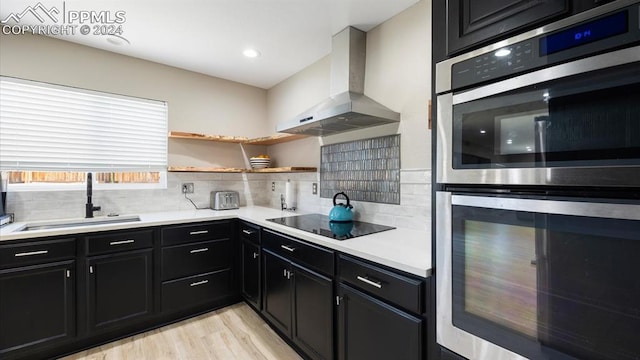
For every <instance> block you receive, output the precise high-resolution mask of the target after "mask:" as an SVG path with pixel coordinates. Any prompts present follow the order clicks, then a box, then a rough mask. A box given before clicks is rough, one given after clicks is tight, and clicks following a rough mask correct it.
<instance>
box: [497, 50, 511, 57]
mask: <svg viewBox="0 0 640 360" xmlns="http://www.w3.org/2000/svg"><path fill="white" fill-rule="evenodd" d="M509 54H511V50H509V49H507V48H502V49H500V50H498V51H496V52H495V53H494V54H493V55H495V56H497V57H504V56H507V55H509Z"/></svg>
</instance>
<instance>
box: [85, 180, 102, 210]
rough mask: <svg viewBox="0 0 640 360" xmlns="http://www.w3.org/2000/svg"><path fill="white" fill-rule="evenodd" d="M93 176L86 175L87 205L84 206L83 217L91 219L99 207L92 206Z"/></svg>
mask: <svg viewBox="0 0 640 360" xmlns="http://www.w3.org/2000/svg"><path fill="white" fill-rule="evenodd" d="M92 176H93V174H92V173H87V203H86V204H85V217H86V218H92V217H93V212H94V211H99V210H100V206H93V203H92V202H91V197H92V196H93V178H92Z"/></svg>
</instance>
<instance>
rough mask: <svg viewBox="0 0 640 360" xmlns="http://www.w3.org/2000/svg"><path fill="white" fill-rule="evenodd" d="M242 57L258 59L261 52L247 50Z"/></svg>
mask: <svg viewBox="0 0 640 360" xmlns="http://www.w3.org/2000/svg"><path fill="white" fill-rule="evenodd" d="M242 55H244V56H246V57H248V58H257V57H258V56H260V51H258V50H256V49H246V50H245V51H243V52H242Z"/></svg>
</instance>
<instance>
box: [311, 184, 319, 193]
mask: <svg viewBox="0 0 640 360" xmlns="http://www.w3.org/2000/svg"><path fill="white" fill-rule="evenodd" d="M311 194H312V195H318V183H313V185H311Z"/></svg>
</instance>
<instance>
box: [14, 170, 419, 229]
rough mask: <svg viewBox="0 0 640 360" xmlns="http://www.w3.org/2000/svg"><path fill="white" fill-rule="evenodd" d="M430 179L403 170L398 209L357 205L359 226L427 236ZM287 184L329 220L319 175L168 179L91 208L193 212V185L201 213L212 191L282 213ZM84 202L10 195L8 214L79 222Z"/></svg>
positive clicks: (301, 203) (81, 197)
mask: <svg viewBox="0 0 640 360" xmlns="http://www.w3.org/2000/svg"><path fill="white" fill-rule="evenodd" d="M430 179H431V171H430V170H425V169H411V170H401V171H400V179H399V186H400V193H401V194H402V196H401V197H400V205H394V204H380V203H373V202H364V201H358V200H355V201H353V202H352V204H353V206H354V211H355V218H356V220H360V221H367V222H373V223H380V224H383V225H389V226H396V227H405V228H412V229H419V230H428V229H429V228H430V222H431V220H430V219H431V184H430ZM287 180H290V181H291V184H292V185H293V187H294V192H295V196H296V200H297V205H298V209H297V211H296V212H295V213H321V214H329V211H330V210H331V208H332V207H333V203H332V199H331V198H320V196H319V194H316V195H313V194H312V186H313V183H317V184H319V183H320V174H319V173H286V174H224V173H169V174H168V179H167V189H157V190H144V191H141V190H97V191H94V197H93V203H94V204H95V205H97V206H101V207H102V210H101V211H99V212H96V216H99V215H106V214H109V213H119V214H136V213H147V212H156V211H176V210H191V209H193V205H192V204H191V203H190V202H189V201H188V200H187V199H185V197H184V194H182V193H181V192H180V185H181V184H182V183H183V182H193V183H194V185H195V193H194V194H189V197H190V198H191V199H192V200H193V202H194V203H195V204H196V205H197V206H198V207H209V193H210V192H211V191H214V190H235V191H238V192H239V193H240V205H241V206H247V205H259V206H267V207H271V208H276V209H278V208H280V194H284V191H285V183H286V182H287ZM272 183H275V191H272V190H271V184H272ZM332 197H333V195H332ZM85 202H86V194H85V192H84V191H50V192H9V193H8V197H7V211H8V212H13V213H15V215H16V221H38V220H47V219H57V218H79V217H84V204H85ZM295 213H292V214H295ZM425 241H426V240H425Z"/></svg>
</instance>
